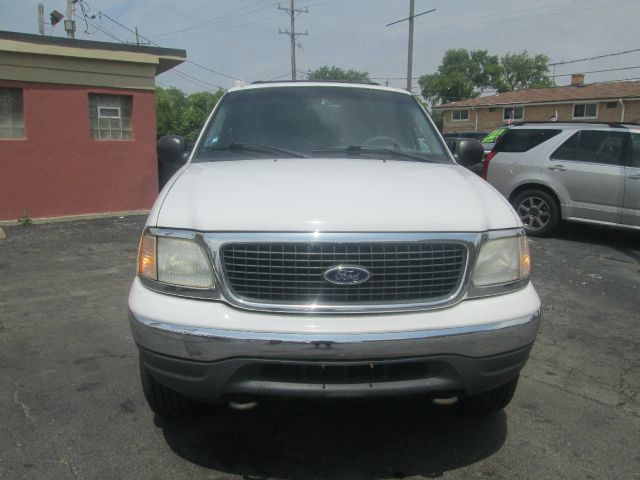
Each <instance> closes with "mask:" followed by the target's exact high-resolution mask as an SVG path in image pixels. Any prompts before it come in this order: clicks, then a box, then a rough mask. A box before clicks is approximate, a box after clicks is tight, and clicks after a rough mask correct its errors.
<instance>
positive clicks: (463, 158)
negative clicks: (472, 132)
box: [453, 138, 484, 167]
mask: <svg viewBox="0 0 640 480" xmlns="http://www.w3.org/2000/svg"><path fill="white" fill-rule="evenodd" d="M453 158H455V159H456V162H458V163H459V164H460V165H462V166H463V167H468V166H471V165H475V164H476V163H480V162H481V161H482V159H483V158H484V147H483V146H482V144H481V143H480V142H479V141H478V140H474V139H473V138H460V139H459V140H458V142H457V143H456V148H455V153H454V154H453Z"/></svg>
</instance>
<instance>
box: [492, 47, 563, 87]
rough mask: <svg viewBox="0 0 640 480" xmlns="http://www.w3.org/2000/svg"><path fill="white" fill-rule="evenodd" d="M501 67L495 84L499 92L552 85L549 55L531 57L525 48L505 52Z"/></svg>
mask: <svg viewBox="0 0 640 480" xmlns="http://www.w3.org/2000/svg"><path fill="white" fill-rule="evenodd" d="M502 69H503V72H502V75H501V76H500V81H499V82H498V83H497V84H496V85H495V88H496V89H497V90H498V91H499V92H508V91H511V90H522V89H524V88H544V87H551V86H553V82H552V80H551V78H549V57H547V56H546V55H543V54H538V55H536V56H534V57H531V56H529V54H528V53H527V51H526V50H525V51H524V52H522V53H507V54H506V55H505V56H504V57H502Z"/></svg>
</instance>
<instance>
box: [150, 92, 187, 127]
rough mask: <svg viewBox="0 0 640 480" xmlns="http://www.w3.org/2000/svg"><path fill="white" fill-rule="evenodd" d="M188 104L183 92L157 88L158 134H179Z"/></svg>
mask: <svg viewBox="0 0 640 480" xmlns="http://www.w3.org/2000/svg"><path fill="white" fill-rule="evenodd" d="M186 104H187V98H186V97H185V95H184V93H183V92H182V91H181V90H178V89H177V88H173V87H172V88H160V87H158V88H156V132H157V133H158V135H159V136H164V135H170V134H179V133H178V132H180V131H181V124H182V112H183V111H184V107H185V105H186Z"/></svg>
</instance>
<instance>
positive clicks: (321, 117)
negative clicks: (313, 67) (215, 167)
mask: <svg viewBox="0 0 640 480" xmlns="http://www.w3.org/2000/svg"><path fill="white" fill-rule="evenodd" d="M345 155H348V156H358V157H370V158H385V159H386V158H390V159H394V160H395V159H397V160H408V159H411V160H414V161H415V160H421V161H430V162H446V163H448V162H450V160H449V158H448V156H447V155H446V153H445V152H444V150H443V147H442V144H441V143H440V141H439V140H438V137H437V134H436V133H435V131H434V128H433V127H432V126H431V123H430V122H429V121H428V120H427V117H426V115H425V114H424V112H423V110H422V109H421V108H420V106H419V105H418V103H417V102H416V100H414V99H413V98H412V97H411V96H410V95H404V94H402V93H398V92H389V91H383V90H375V89H366V88H351V87H337V86H318V87H284V86H283V87H275V88H257V89H248V90H240V91H236V92H231V93H229V94H227V95H226V96H225V97H224V99H223V100H222V101H221V104H220V105H219V107H218V110H217V111H216V114H215V116H214V118H213V119H212V121H211V122H210V124H209V125H208V126H207V129H206V132H205V135H204V137H203V139H202V141H201V142H200V145H199V147H198V150H197V151H196V153H195V155H194V160H193V161H194V162H207V161H215V160H231V159H239V158H254V157H256V158H264V157H283V156H284V157H307V156H316V157H318V156H329V157H332V156H345Z"/></svg>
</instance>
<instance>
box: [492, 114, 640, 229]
mask: <svg viewBox="0 0 640 480" xmlns="http://www.w3.org/2000/svg"><path fill="white" fill-rule="evenodd" d="M482 176H483V178H485V179H486V180H487V181H488V182H489V183H491V184H492V185H493V186H494V187H495V188H496V189H498V190H499V191H500V192H501V193H502V194H503V195H504V196H505V197H506V198H508V199H509V201H510V202H511V204H512V205H513V207H514V208H515V209H516V211H517V212H518V215H519V216H520V218H521V219H522V222H523V223H524V225H525V228H526V230H527V233H528V234H529V235H538V236H543V235H547V234H549V233H551V232H552V231H553V230H554V229H555V228H556V227H557V226H558V223H559V222H560V221H561V220H569V221H577V222H588V223H597V224H601V225H611V226H617V227H625V228H633V229H640V125H636V124H620V123H606V124H605V123H550V122H544V123H534V122H529V123H524V124H520V125H517V126H514V127H512V128H510V129H509V130H508V131H507V132H506V133H505V134H504V135H503V136H502V137H501V138H500V140H499V141H498V143H496V145H495V147H494V148H493V150H492V151H491V152H490V153H489V154H488V155H487V156H486V157H485V159H484V163H483V172H482Z"/></svg>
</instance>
